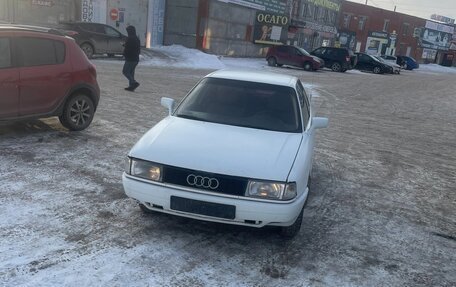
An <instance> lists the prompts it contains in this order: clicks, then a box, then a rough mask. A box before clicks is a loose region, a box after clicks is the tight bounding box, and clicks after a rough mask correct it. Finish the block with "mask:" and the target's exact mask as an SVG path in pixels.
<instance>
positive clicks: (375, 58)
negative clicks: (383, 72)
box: [368, 55, 380, 62]
mask: <svg viewBox="0 0 456 287" xmlns="http://www.w3.org/2000/svg"><path fill="white" fill-rule="evenodd" d="M368 56H369V57H371V58H372V59H373V60H374V61H377V62H380V60H379V59H377V57H375V56H372V55H368Z"/></svg>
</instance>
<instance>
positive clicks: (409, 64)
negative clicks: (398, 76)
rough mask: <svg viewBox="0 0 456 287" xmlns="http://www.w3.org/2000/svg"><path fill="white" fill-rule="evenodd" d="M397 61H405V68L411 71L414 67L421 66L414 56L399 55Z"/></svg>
mask: <svg viewBox="0 0 456 287" xmlns="http://www.w3.org/2000/svg"><path fill="white" fill-rule="evenodd" d="M397 61H398V62H400V63H403V66H404V69H406V70H410V71H411V70H413V69H418V68H419V67H420V64H418V62H417V61H416V60H415V59H413V58H412V57H408V56H397ZM398 64H399V63H398ZM399 65H400V64H399Z"/></svg>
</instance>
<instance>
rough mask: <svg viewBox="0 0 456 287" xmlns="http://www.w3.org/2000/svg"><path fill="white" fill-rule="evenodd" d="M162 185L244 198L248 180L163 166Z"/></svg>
mask: <svg viewBox="0 0 456 287" xmlns="http://www.w3.org/2000/svg"><path fill="white" fill-rule="evenodd" d="M162 180H163V182H164V183H170V184H175V185H179V186H184V187H190V188H196V189H201V190H204V191H209V192H213V193H222V194H229V195H236V196H244V195H245V190H246V187H247V184H248V180H247V179H246V178H242V177H235V176H228V175H221V174H215V173H208V172H203V171H197V170H191V169H184V168H179V167H173V166H163V177H162Z"/></svg>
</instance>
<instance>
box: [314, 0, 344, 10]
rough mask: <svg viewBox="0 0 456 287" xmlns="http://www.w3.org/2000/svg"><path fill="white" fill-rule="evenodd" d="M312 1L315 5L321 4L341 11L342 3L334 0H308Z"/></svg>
mask: <svg viewBox="0 0 456 287" xmlns="http://www.w3.org/2000/svg"><path fill="white" fill-rule="evenodd" d="M308 1H309V2H310V3H313V4H314V5H315V6H321V7H324V8H328V9H330V10H334V11H340V4H338V3H335V2H332V1H330V0H308Z"/></svg>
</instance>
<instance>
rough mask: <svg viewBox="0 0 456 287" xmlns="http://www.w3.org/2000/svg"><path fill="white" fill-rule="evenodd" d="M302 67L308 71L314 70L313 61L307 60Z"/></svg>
mask: <svg viewBox="0 0 456 287" xmlns="http://www.w3.org/2000/svg"><path fill="white" fill-rule="evenodd" d="M302 68H303V69H304V70H306V71H312V63H311V62H305V63H304V64H303V65H302Z"/></svg>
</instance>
